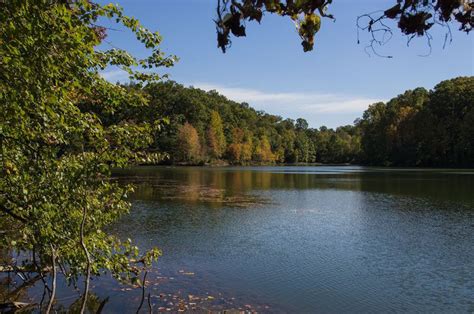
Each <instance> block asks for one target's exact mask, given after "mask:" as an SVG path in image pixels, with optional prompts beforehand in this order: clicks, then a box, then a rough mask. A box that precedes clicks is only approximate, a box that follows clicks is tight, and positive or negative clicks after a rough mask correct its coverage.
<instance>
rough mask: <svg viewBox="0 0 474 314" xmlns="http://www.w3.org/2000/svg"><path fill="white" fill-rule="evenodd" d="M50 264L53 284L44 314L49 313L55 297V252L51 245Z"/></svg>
mask: <svg viewBox="0 0 474 314" xmlns="http://www.w3.org/2000/svg"><path fill="white" fill-rule="evenodd" d="M51 264H52V266H53V282H52V284H51V285H52V289H51V297H50V298H49V302H48V307H47V308H46V314H49V313H50V312H51V308H52V307H53V302H54V297H55V296H56V250H55V249H54V247H53V245H51Z"/></svg>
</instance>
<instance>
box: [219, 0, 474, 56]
mask: <svg viewBox="0 0 474 314" xmlns="http://www.w3.org/2000/svg"><path fill="white" fill-rule="evenodd" d="M331 4H332V0H266V1H263V0H218V5H217V19H216V21H215V22H216V28H217V45H218V47H219V48H221V49H222V51H223V52H225V51H226V49H227V48H228V47H229V46H230V44H231V40H230V37H231V35H234V36H236V37H242V36H245V35H246V33H245V30H246V29H245V21H254V20H255V21H257V22H258V23H260V22H261V21H262V18H263V16H264V14H265V13H270V14H277V15H279V16H284V17H286V16H287V17H289V18H290V19H291V20H292V21H293V22H294V23H295V25H296V28H297V30H298V34H299V36H300V37H301V39H302V42H301V45H302V46H303V50H304V51H305V52H306V51H310V50H313V46H314V37H315V35H316V33H317V32H319V30H320V28H321V18H322V17H326V18H330V19H334V17H333V16H332V15H331V14H328V13H327V10H328V8H329V7H330V6H331ZM473 8H474V4H473V3H472V1H466V0H396V4H395V5H394V6H392V7H390V8H387V9H385V10H381V12H382V14H379V15H377V14H378V13H374V14H363V15H362V16H361V18H364V23H360V22H359V20H358V22H357V25H358V27H359V28H360V29H363V30H367V31H369V32H370V33H371V34H372V40H371V41H370V44H369V46H370V47H373V45H374V44H384V43H385V39H386V38H387V36H386V35H387V34H388V35H391V34H392V30H391V28H390V27H388V26H387V25H386V24H385V23H384V20H390V19H392V20H396V21H397V22H398V24H397V27H398V28H399V29H400V31H401V32H402V33H403V34H405V35H409V36H425V35H426V34H427V31H428V30H429V29H431V27H432V26H433V25H435V24H441V25H443V26H447V23H448V22H453V23H456V24H457V25H459V30H461V31H464V32H466V33H469V31H471V30H472V28H473V26H474V20H473V18H472V14H473ZM381 9H382V8H381ZM381 32H382V33H383V35H382V36H378V34H380V33H381ZM380 38H382V39H380ZM429 38H430V37H429Z"/></svg>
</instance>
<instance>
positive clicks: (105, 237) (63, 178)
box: [0, 0, 175, 312]
mask: <svg viewBox="0 0 474 314" xmlns="http://www.w3.org/2000/svg"><path fill="white" fill-rule="evenodd" d="M1 6H2V9H1V10H0V42H1V43H2V44H1V45H0V60H1V61H0V106H1V111H2V115H1V117H0V130H1V131H0V142H1V149H2V153H1V164H2V176H1V179H0V220H2V222H3V221H8V223H9V224H11V225H14V226H16V228H15V230H14V232H11V233H7V234H6V235H3V234H2V237H0V247H11V248H12V249H14V250H16V251H18V252H21V253H22V254H24V256H27V257H28V258H27V259H26V260H24V261H23V262H24V264H19V265H16V266H18V267H21V268H22V269H23V270H24V271H26V272H39V273H43V272H44V271H45V270H49V271H50V272H51V274H52V282H53V289H52V290H53V292H52V294H51V297H50V301H49V304H48V307H47V308H46V312H50V311H51V310H52V305H53V301H54V297H55V289H54V287H55V286H56V278H57V272H58V269H61V271H62V272H63V273H64V276H65V278H66V279H67V280H68V281H69V282H70V283H71V282H74V283H75V282H76V281H77V280H78V278H80V277H82V278H84V279H85V284H84V291H83V297H82V304H81V309H80V312H84V310H85V304H86V302H87V296H88V292H89V279H90V276H92V275H99V274H100V273H103V272H105V271H110V272H111V273H112V274H113V275H114V276H116V277H117V278H119V279H121V280H128V281H129V280H132V281H135V282H137V281H138V275H139V272H140V269H141V267H139V266H140V264H141V263H143V264H146V265H148V264H149V263H151V261H153V260H155V259H156V258H157V257H158V256H159V254H160V252H159V250H158V249H153V250H151V251H149V252H146V253H144V254H143V255H141V254H140V252H139V250H138V248H137V247H135V246H134V245H132V242H131V240H126V241H121V240H120V239H118V238H117V237H114V236H111V235H109V234H107V233H106V232H105V231H104V228H105V227H107V226H108V225H109V224H110V223H112V222H114V221H115V220H116V219H117V218H119V217H120V216H122V215H124V214H126V213H128V211H129V208H130V204H129V203H128V202H127V201H126V196H127V193H129V192H130V190H131V189H130V188H129V187H123V186H119V185H118V184H116V183H113V182H111V181H110V180H109V175H110V168H111V167H122V166H125V165H128V164H130V163H133V162H143V161H146V160H150V159H153V160H159V159H160V158H161V157H162V156H161V155H160V154H146V153H145V152H144V150H145V149H146V148H147V147H148V146H149V145H150V144H151V143H152V142H153V137H154V134H155V132H156V131H159V129H160V127H161V125H160V124H159V123H156V124H149V123H138V124H136V123H126V122H122V123H120V124H114V123H111V124H109V125H104V124H102V123H101V121H100V119H99V118H98V117H97V115H96V114H95V113H93V112H82V111H81V110H80V109H79V103H89V104H94V106H98V107H102V108H103V110H102V111H103V112H109V113H112V112H114V110H115V109H116V108H117V107H120V106H121V105H123V104H127V105H129V106H134V107H140V106H144V105H146V104H147V102H148V99H147V97H146V96H145V95H143V93H141V92H139V91H137V92H135V91H133V90H126V89H125V88H123V87H122V86H118V85H114V84H111V83H109V82H107V81H106V80H104V79H103V78H102V77H101V76H100V75H99V71H100V70H102V69H104V68H106V67H107V66H109V65H114V66H118V67H120V68H122V69H123V70H124V71H126V72H127V73H128V74H129V75H130V77H131V79H134V80H135V81H137V82H147V81H152V80H156V79H159V75H158V74H150V73H142V72H140V71H136V70H134V69H135V68H136V67H142V68H155V67H158V66H171V65H172V64H173V62H174V60H175V59H174V58H173V57H170V58H168V57H164V56H163V53H162V52H161V51H160V50H159V49H158V45H159V43H160V41H161V37H160V35H159V34H158V33H152V32H150V31H148V30H147V29H146V28H144V27H142V26H141V25H140V24H139V22H138V21H137V20H136V19H133V18H130V17H127V16H125V15H124V14H123V12H122V10H121V9H120V8H118V7H117V6H115V5H112V4H108V5H105V6H101V5H98V4H93V3H91V2H89V1H80V0H78V1H59V0H57V1H54V0H48V1H46V0H24V1H16V0H13V1H3V2H2V5H1ZM100 18H110V19H113V20H116V21H117V22H118V23H120V24H122V25H123V26H125V27H127V28H128V29H129V30H131V31H132V32H133V33H134V34H135V36H136V37H137V39H138V40H139V41H140V42H142V43H143V44H144V46H145V47H147V48H150V49H151V50H152V51H151V55H150V56H149V57H146V58H145V59H136V58H134V57H133V56H131V55H129V54H128V53H127V52H126V51H123V50H119V49H111V50H105V51H104V50H99V49H98V45H99V44H100V43H101V41H102V39H103V38H104V37H105V29H104V28H101V27H98V26H97V20H98V19H100ZM157 121H158V120H157Z"/></svg>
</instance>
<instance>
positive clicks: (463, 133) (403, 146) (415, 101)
mask: <svg viewBox="0 0 474 314" xmlns="http://www.w3.org/2000/svg"><path fill="white" fill-rule="evenodd" d="M473 91H474V77H460V78H456V79H452V80H448V81H443V82H441V83H440V84H438V85H437V86H436V87H435V88H434V90H432V91H427V90H425V89H423V88H417V89H415V90H412V91H407V92H405V93H404V94H402V95H399V96H397V97H396V98H394V99H392V100H390V101H389V102H387V104H384V103H377V104H373V105H371V106H370V107H369V109H367V110H366V111H365V113H364V115H363V118H362V119H361V120H359V121H358V122H357V126H358V128H360V132H361V135H362V137H361V141H362V142H361V144H362V156H361V158H362V160H363V161H364V162H366V163H370V164H379V165H380V164H382V165H399V166H420V165H421V166H450V167H453V166H458V167H459V166H467V167H472V166H474V149H473V148H474V142H473V139H474V129H473V127H472V121H473V120H472V119H473V116H474V113H473V112H474V102H473V99H474V93H473Z"/></svg>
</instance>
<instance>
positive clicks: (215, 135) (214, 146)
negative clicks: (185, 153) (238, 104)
mask: <svg viewBox="0 0 474 314" xmlns="http://www.w3.org/2000/svg"><path fill="white" fill-rule="evenodd" d="M207 141H208V145H209V149H210V152H211V156H212V157H213V158H216V159H218V158H221V157H222V154H223V153H224V152H225V149H226V145H227V143H226V139H225V135H224V127H223V125H222V119H221V116H220V115H219V112H217V111H212V112H211V121H210V123H209V128H208V130H207Z"/></svg>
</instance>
